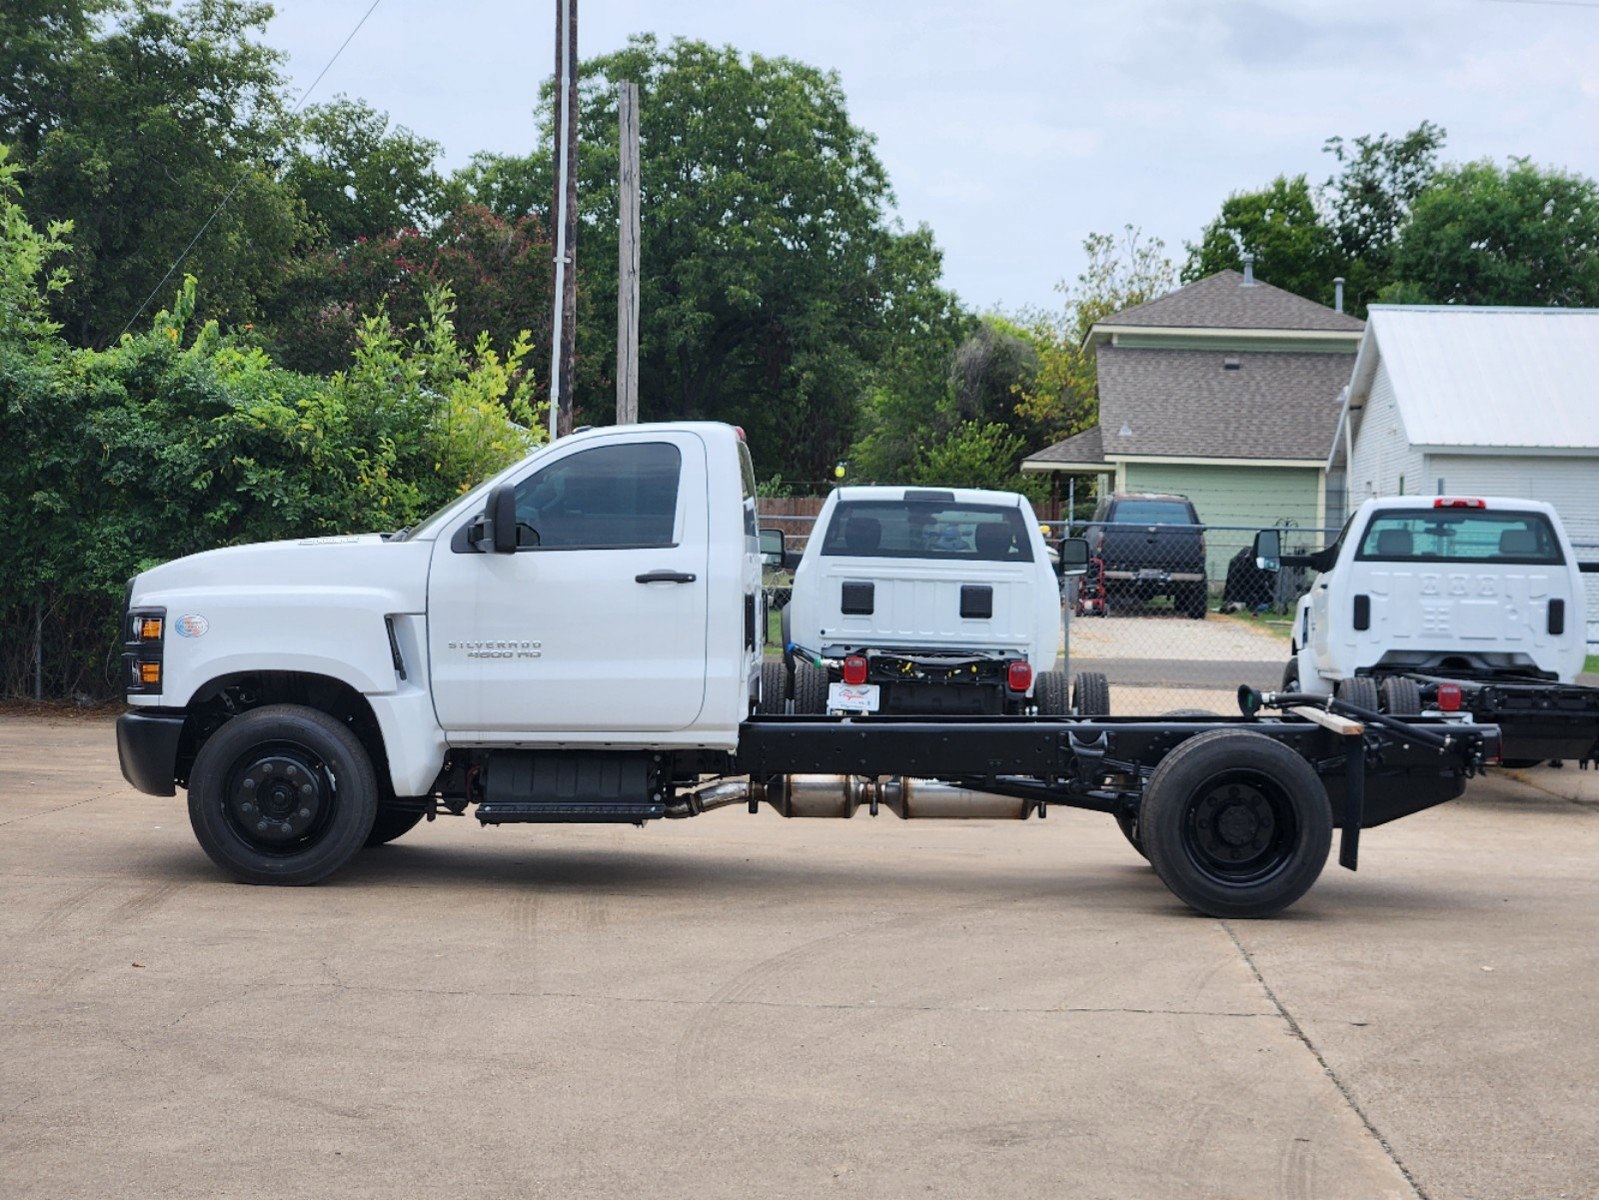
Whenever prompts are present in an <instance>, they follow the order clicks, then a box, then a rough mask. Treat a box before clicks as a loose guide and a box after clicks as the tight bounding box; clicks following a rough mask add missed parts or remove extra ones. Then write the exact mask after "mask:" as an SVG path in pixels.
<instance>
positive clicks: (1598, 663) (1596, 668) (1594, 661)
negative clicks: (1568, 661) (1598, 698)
mask: <svg viewBox="0 0 1599 1200" xmlns="http://www.w3.org/2000/svg"><path fill="white" fill-rule="evenodd" d="M1582 669H1583V670H1584V671H1585V672H1587V673H1588V674H1589V675H1599V654H1590V655H1589V656H1588V660H1587V661H1586V662H1585V663H1583V664H1582Z"/></svg>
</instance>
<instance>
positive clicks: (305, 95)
mask: <svg viewBox="0 0 1599 1200" xmlns="http://www.w3.org/2000/svg"><path fill="white" fill-rule="evenodd" d="M382 3H383V0H372V4H371V6H370V7H369V8H368V9H367V10H366V12H364V13H362V14H361V19H360V20H359V21H357V22H356V23H355V28H354V29H352V30H350V32H349V34H348V35H347V36H346V37H345V39H344V40H343V41H342V42H340V43H339V48H338V49H337V50H335V51H334V52H333V57H332V58H330V59H328V61H327V63H326V64H325V65H324V66H323V67H322V69H321V70H320V71H318V72H317V76H316V78H315V79H313V80H312V81H311V85H310V86H309V87H308V88H306V89H305V91H303V92H301V93H300V98H299V99H298V100H296V101H295V102H294V106H293V107H292V108H290V109H289V116H291V117H292V116H294V114H295V113H297V112H299V111H300V109H301V108H302V107H303V106H304V104H305V102H306V100H308V99H309V98H310V96H311V93H312V92H314V91H316V86H317V84H319V83H321V82H322V77H323V76H325V75H326V74H327V73H328V72H329V71H330V70H332V69H333V64H334V63H336V62H338V61H339V55H341V54H343V53H344V50H345V47H347V46H348V45H349V44H350V43H351V42H352V41H354V40H355V35H356V34H358V33H360V32H361V26H363V25H365V24H366V22H367V18H368V17H370V16H371V15H372V14H373V13H374V12H376V11H377V7H378V5H380V4H382ZM253 170H254V168H253V167H246V168H245V169H244V170H243V171H241V172H240V173H239V177H238V179H236V180H234V181H233V186H232V187H230V188H229V189H228V192H227V195H225V196H223V197H222V199H221V201H220V202H219V203H218V204H217V206H216V207H215V208H213V209H212V210H211V215H210V216H209V217H207V218H206V219H205V223H204V224H203V225H201V226H200V228H199V230H198V231H197V232H196V233H195V235H194V236H193V237H192V238H190V239H189V244H188V245H187V246H185V247H184V248H183V252H182V253H180V254H179V255H178V256H177V258H175V259H173V260H172V265H171V266H170V267H168V268H167V273H166V274H165V275H163V276H161V280H160V282H159V283H157V284H156V285H155V287H153V288H151V289H150V294H149V295H148V296H146V297H145V298H144V303H142V304H140V305H139V307H138V309H137V310H135V312H134V314H133V315H132V316H131V317H129V318H128V323H127V324H126V325H124V326H123V327H122V332H121V333H119V334H117V340H118V341H121V340H122V338H123V336H124V335H125V334H126V333H127V332H128V330H130V329H132V328H133V323H134V322H135V321H137V320H138V319H139V318H140V317H141V316H142V315H143V314H144V310H145V309H147V308H149V307H150V301H152V300H154V299H155V298H156V297H157V296H158V295H160V294H161V289H162V288H164V287H165V286H166V283H167V280H169V279H171V278H172V273H173V272H174V271H176V270H177V269H178V268H179V267H180V266H182V265H183V260H184V259H186V258H188V257H189V252H190V251H191V250H193V249H194V248H195V246H196V245H198V244H199V241H200V239H201V238H202V237H204V236H205V231H206V230H207V229H210V228H211V223H212V222H213V221H215V220H216V219H217V217H218V216H220V215H221V213H222V210H223V209H225V208H226V207H227V206H228V202H229V201H231V200H232V199H233V197H234V194H235V193H237V192H238V190H239V188H240V187H241V186H242V185H243V184H244V181H245V180H246V179H248V178H249V177H250V175H251V173H252V171H253Z"/></svg>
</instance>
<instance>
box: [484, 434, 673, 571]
mask: <svg viewBox="0 0 1599 1200" xmlns="http://www.w3.org/2000/svg"><path fill="white" fill-rule="evenodd" d="M682 471H683V456H682V455H681V454H680V453H679V451H678V449H677V447H676V446H674V445H672V444H671V443H670V442H641V443H632V444H629V445H625V446H596V447H594V449H592V450H581V451H579V452H578V453H576V454H570V455H568V456H567V457H565V458H563V459H561V460H560V461H559V462H554V463H551V464H550V465H549V466H547V467H545V468H544V469H543V470H541V471H538V472H536V473H534V474H532V475H530V476H528V477H527V478H526V479H524V480H523V481H522V482H521V483H519V484H517V485H516V519H517V521H518V523H526V524H528V525H531V526H532V527H533V528H534V529H536V530H537V531H538V535H539V542H538V546H539V549H541V550H602V549H624V548H637V547H649V546H672V545H676V538H675V533H676V527H677V487H678V479H679V477H680V476H681V475H682Z"/></svg>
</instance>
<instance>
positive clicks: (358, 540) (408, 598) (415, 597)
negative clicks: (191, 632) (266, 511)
mask: <svg viewBox="0 0 1599 1200" xmlns="http://www.w3.org/2000/svg"><path fill="white" fill-rule="evenodd" d="M432 554H433V543H432V542H400V541H384V540H383V538H382V536H381V535H379V534H375V533H368V534H359V535H350V536H345V537H319V538H301V539H298V540H294V541H282V542H257V543H255V544H253V545H248V546H228V547H225V548H223V549H220V550H207V551H205V552H204V553H201V554H191V555H189V556H188V557H187V558H179V559H174V560H173V561H172V562H169V563H163V564H161V565H160V566H159V567H152V568H151V569H150V570H148V571H145V572H144V573H143V574H141V575H139V576H137V577H136V578H135V579H134V581H133V597H132V602H133V604H135V605H151V604H166V603H169V602H176V603H179V604H184V603H187V602H190V601H198V600H200V599H202V598H204V597H206V596H208V595H209V596H223V595H230V594H236V593H239V592H248V593H249V594H252V595H255V596H257V597H262V598H265V597H268V596H286V595H293V594H304V593H307V592H309V593H314V594H316V595H319V596H322V597H328V596H330V595H335V594H337V595H340V596H342V597H343V599H344V601H345V603H348V604H356V605H365V604H370V605H371V606H372V607H373V608H374V610H375V611H378V612H381V613H420V612H424V611H426V608H427V571H428V560H429V559H430V558H431V556H432Z"/></svg>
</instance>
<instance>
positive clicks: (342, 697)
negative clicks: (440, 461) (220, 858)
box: [124, 422, 765, 796]
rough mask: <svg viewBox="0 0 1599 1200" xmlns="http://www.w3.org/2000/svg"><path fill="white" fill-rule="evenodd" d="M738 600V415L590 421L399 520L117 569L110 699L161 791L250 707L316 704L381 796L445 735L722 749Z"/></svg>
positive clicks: (526, 742)
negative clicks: (121, 705) (121, 685)
mask: <svg viewBox="0 0 1599 1200" xmlns="http://www.w3.org/2000/svg"><path fill="white" fill-rule="evenodd" d="M762 595H763V594H762V591H761V587H760V559H759V548H758V544H757V532H756V510H755V480H754V473H753V470H752V468H751V464H750V458H749V452H748V450H747V448H746V447H745V445H744V444H743V438H742V434H741V433H740V432H738V431H737V430H735V429H733V428H732V427H730V426H726V425H720V424H711V423H700V422H692V423H682V424H673V425H664V426H614V427H609V428H605V429H596V430H593V431H588V432H581V433H578V434H575V435H572V436H570V437H565V438H562V439H560V440H558V441H556V442H554V443H552V444H551V445H549V446H547V447H545V448H543V449H542V450H540V451H538V452H536V453H535V454H533V455H530V456H529V457H528V458H526V459H523V460H522V461H521V462H518V463H517V464H516V465H514V466H512V467H510V468H509V469H507V470H506V471H504V472H502V473H501V474H500V475H498V476H496V477H495V478H493V479H491V480H489V481H487V482H486V483H484V484H483V485H482V486H480V487H478V488H475V489H473V490H472V491H470V492H467V493H466V494H464V495H462V496H461V497H460V498H459V499H458V500H456V501H454V502H453V503H451V504H449V505H446V506H445V507H444V508H443V509H441V510H439V511H438V512H436V513H434V514H433V515H432V516H430V517H428V518H427V519H426V520H424V521H422V522H421V523H419V524H418V525H417V526H415V527H414V528H412V529H409V530H406V531H403V532H401V533H399V534H393V535H378V534H368V535H362V536H351V537H334V538H310V539H305V540H301V541H291V542H275V543H269V544H263V545H253V546H238V547H231V548H227V549H221V550H214V551H210V552H207V553H204V554H198V555H194V556H191V557H189V558H184V559H179V560H177V561H175V562H170V563H167V564H164V565H162V566H159V567H156V568H154V569H153V570H150V571H147V572H145V573H144V574H142V575H140V576H138V577H137V578H135V579H134V580H133V581H131V583H130V585H129V597H128V614H129V615H128V618H127V621H128V626H127V630H128V632H127V635H126V637H127V645H126V646H125V651H126V653H125V659H126V661H127V665H126V670H127V673H128V680H129V689H130V690H129V694H128V702H129V704H130V705H131V706H132V707H133V710H134V712H135V714H140V715H143V716H145V717H147V718H149V720H148V721H147V722H146V723H145V724H144V725H143V726H140V727H139V728H140V729H142V730H143V731H144V732H145V734H146V735H147V736H146V742H147V744H148V740H149V739H148V734H149V732H150V729H151V724H150V722H156V723H157V724H159V726H160V728H161V730H162V731H163V732H162V736H161V737H160V738H158V739H156V740H157V741H159V742H162V743H163V744H162V745H161V746H160V747H158V751H157V753H156V754H155V755H154V762H155V763H158V764H159V763H161V762H165V759H166V758H167V757H170V758H171V759H172V761H170V762H165V765H164V766H160V765H153V766H149V767H148V770H150V771H153V772H155V773H156V774H164V775H165V778H162V779H158V780H155V782H156V783H158V784H159V785H161V786H162V787H163V788H164V794H167V795H170V794H171V793H172V788H173V783H174V780H175V779H176V780H177V781H183V780H185V779H187V777H188V773H189V770H190V768H191V766H192V764H193V762H194V759H195V757H196V756H197V754H198V752H199V750H200V748H201V746H202V744H203V743H204V741H205V740H206V739H207V737H208V736H209V734H210V733H211V732H212V731H214V730H215V729H216V728H219V727H220V726H221V725H222V724H223V723H224V722H225V721H227V720H228V719H230V718H231V717H232V716H233V715H236V714H237V713H239V712H242V711H246V710H248V709H251V708H256V707H260V706H262V705H269V704H274V703H290V702H292V703H301V704H306V703H309V704H310V706H312V707H316V708H319V709H321V710H324V711H326V710H331V711H333V712H334V713H335V714H336V716H337V717H338V719H339V720H341V721H342V722H344V723H345V724H346V725H347V726H348V727H350V728H351V729H353V730H355V731H356V733H357V734H358V736H360V737H361V738H362V739H363V741H364V742H365V743H366V744H367V749H368V750H369V752H370V753H371V755H372V758H373V761H374V764H375V765H376V766H377V768H378V771H379V775H380V777H381V783H382V786H383V788H384V789H385V791H386V792H387V793H388V794H392V795H396V796H421V795H425V794H427V793H428V792H429V791H430V790H431V789H432V788H433V786H434V782H435V780H436V778H437V777H438V776H439V774H440V772H441V770H442V769H443V767H444V763H445V759H446V757H447V755H448V754H449V753H450V752H451V750H453V749H456V748H461V747H496V746H517V747H547V748H569V747H583V746H596V745H603V746H606V747H610V748H612V749H617V748H627V747H645V746H648V747H660V746H671V745H678V744H681V745H690V746H695V747H710V748H719V749H724V750H732V749H733V748H734V747H735V746H736V744H737V740H738V728H739V724H740V722H741V721H743V720H744V718H745V717H746V716H747V715H748V713H749V711H750V709H751V707H752V703H753V701H754V699H755V694H756V691H757V689H758V686H759V678H760V672H759V665H760V654H761V647H760V642H761V639H760V638H759V636H758V631H759V630H761V629H762V628H763V627H764V620H765V615H764V608H763V601H762ZM167 743H169V744H167ZM145 757H149V756H148V755H146V756H145ZM128 765H129V758H128V755H127V753H124V766H125V768H126V767H127V766H128ZM134 766H135V769H136V770H143V769H146V768H144V767H141V766H140V765H139V762H138V761H137V759H136V761H135V763H134ZM130 778H132V776H131V775H130ZM135 782H139V781H138V780H135ZM147 782H148V780H147Z"/></svg>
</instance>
